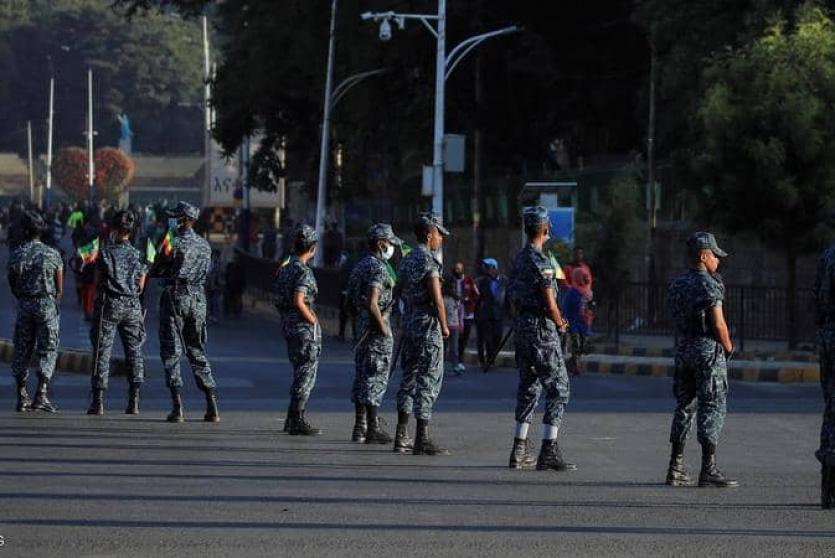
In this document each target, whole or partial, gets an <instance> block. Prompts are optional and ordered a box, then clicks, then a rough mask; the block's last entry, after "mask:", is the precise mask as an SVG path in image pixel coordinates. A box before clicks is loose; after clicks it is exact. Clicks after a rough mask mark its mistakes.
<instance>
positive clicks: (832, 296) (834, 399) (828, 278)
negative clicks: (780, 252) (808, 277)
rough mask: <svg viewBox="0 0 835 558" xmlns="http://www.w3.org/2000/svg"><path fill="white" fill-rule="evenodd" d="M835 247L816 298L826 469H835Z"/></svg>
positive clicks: (827, 255) (821, 271)
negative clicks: (834, 282)
mask: <svg viewBox="0 0 835 558" xmlns="http://www.w3.org/2000/svg"><path fill="white" fill-rule="evenodd" d="M833 281H835V246H830V247H829V248H828V249H826V250H825V251H824V252H823V253H822V254H821V257H820V260H819V261H818V274H817V279H816V281H815V298H816V301H817V309H818V323H819V324H820V328H819V329H818V350H819V351H820V372H821V379H820V380H821V388H822V390H823V401H824V407H823V422H822V424H821V433H820V447H819V448H818V450H817V451H816V452H815V456H816V457H817V458H818V460H819V461H820V462H821V465H823V466H825V467H835V284H833Z"/></svg>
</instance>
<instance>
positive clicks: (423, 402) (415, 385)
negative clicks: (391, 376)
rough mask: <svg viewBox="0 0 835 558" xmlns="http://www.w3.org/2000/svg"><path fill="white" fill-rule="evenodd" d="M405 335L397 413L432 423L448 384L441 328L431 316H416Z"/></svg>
mask: <svg viewBox="0 0 835 558" xmlns="http://www.w3.org/2000/svg"><path fill="white" fill-rule="evenodd" d="M403 335H404V337H403V377H402V379H401V381H400V389H399V390H398V392H397V410H398V411H399V412H401V413H409V414H414V416H415V418H417V419H420V420H430V419H431V418H432V408H433V407H434V405H435V400H436V399H437V398H438V394H439V393H440V392H441V385H442V384H443V380H444V366H443V359H444V342H443V337H442V336H441V324H440V322H439V321H438V319H437V318H436V317H434V316H432V315H431V314H427V313H421V314H417V313H416V314H413V315H412V316H410V317H409V318H407V320H406V325H405V327H404V330H403Z"/></svg>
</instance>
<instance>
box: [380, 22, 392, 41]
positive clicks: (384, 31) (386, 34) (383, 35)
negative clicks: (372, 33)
mask: <svg viewBox="0 0 835 558" xmlns="http://www.w3.org/2000/svg"><path fill="white" fill-rule="evenodd" d="M390 39H391V23H389V20H388V19H384V20H383V21H381V22H380V40H381V41H388V40H390Z"/></svg>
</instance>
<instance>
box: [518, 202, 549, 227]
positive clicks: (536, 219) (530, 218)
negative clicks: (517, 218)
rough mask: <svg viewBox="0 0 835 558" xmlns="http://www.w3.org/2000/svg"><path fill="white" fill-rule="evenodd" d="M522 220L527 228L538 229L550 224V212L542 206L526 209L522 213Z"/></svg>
mask: <svg viewBox="0 0 835 558" xmlns="http://www.w3.org/2000/svg"><path fill="white" fill-rule="evenodd" d="M522 219H523V220H524V223H525V227H536V226H538V225H543V224H545V223H550V218H549V217H548V210H547V209H545V208H544V207H542V206H541V205H537V206H533V207H526V208H525V209H524V210H523V211H522Z"/></svg>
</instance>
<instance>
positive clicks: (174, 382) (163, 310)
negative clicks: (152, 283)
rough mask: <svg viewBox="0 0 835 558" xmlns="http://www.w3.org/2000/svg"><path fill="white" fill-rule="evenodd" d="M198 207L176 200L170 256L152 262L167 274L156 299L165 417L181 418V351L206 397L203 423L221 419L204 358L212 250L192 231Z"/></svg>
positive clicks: (162, 254) (210, 375) (208, 367)
mask: <svg viewBox="0 0 835 558" xmlns="http://www.w3.org/2000/svg"><path fill="white" fill-rule="evenodd" d="M199 216H200V210H198V209H197V208H196V207H194V206H193V205H191V204H190V203H187V202H180V203H178V204H177V207H176V208H175V209H174V211H173V213H172V214H171V217H173V218H175V219H176V220H177V231H176V235H175V236H174V242H173V248H172V250H171V253H170V254H169V255H167V256H166V255H165V253H164V251H163V252H162V253H161V254H160V255H158V256H157V259H156V261H155V262H154V270H155V271H154V273H153V275H154V276H162V277H164V278H165V284H164V288H163V291H162V294H161V295H160V303H159V346H160V358H161V359H162V365H163V367H164V368H165V382H166V384H167V385H168V389H170V390H171V400H172V402H173V409H172V410H171V413H170V414H169V415H168V417H167V418H166V420H167V421H168V422H183V420H185V418H184V417H183V400H182V397H181V394H180V390H181V389H182V387H183V379H182V376H181V374H180V355H181V354H182V353H183V350H185V353H186V357H187V358H188V361H189V364H191V369H192V372H193V373H194V379H195V381H196V382H197V387H198V388H199V389H200V390H201V391H202V392H203V393H204V394H205V396H206V414H205V415H204V417H203V420H205V421H206V422H218V421H220V415H219V414H218V410H217V396H216V395H215V385H216V384H215V379H214V377H213V376H212V369H211V366H210V365H209V360H208V359H207V358H206V335H207V331H206V278H207V277H208V274H209V267H210V266H211V261H212V248H211V246H210V245H209V243H208V242H207V241H206V239H204V238H202V237H201V236H199V235H198V234H197V233H195V232H194V230H193V227H194V223H195V222H196V221H197V218H198V217H199Z"/></svg>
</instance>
